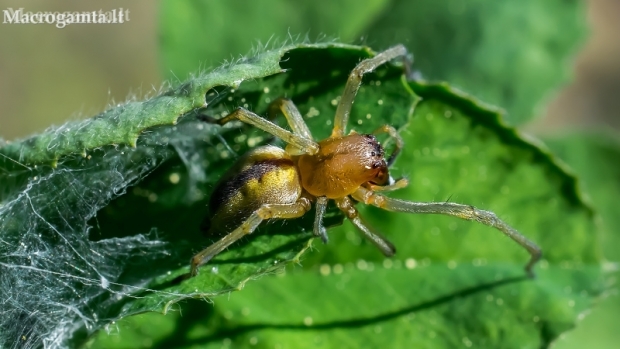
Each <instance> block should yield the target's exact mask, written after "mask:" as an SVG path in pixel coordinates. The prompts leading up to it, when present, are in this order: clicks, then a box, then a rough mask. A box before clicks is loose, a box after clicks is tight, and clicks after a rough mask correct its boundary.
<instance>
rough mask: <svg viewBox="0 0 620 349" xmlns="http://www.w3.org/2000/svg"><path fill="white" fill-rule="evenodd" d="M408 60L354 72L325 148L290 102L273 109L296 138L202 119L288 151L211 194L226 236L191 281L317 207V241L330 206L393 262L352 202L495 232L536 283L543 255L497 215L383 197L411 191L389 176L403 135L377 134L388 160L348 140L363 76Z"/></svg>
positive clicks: (246, 167) (277, 130) (258, 160)
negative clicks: (264, 230)
mask: <svg viewBox="0 0 620 349" xmlns="http://www.w3.org/2000/svg"><path fill="white" fill-rule="evenodd" d="M406 53H407V51H406V49H405V48H404V47H403V46H400V45H399V46H395V47H392V48H390V49H388V50H386V51H384V52H381V53H379V54H377V55H376V56H375V57H373V58H370V59H366V60H364V61H362V62H361V63H359V64H358V65H357V66H356V67H355V68H354V69H353V71H352V72H351V74H350V75H349V78H348V80H347V84H346V86H345V88H344V92H343V93H342V97H341V98H340V102H339V104H338V107H337V109H336V116H335V120H334V128H333V130H332V134H331V136H330V137H329V138H327V139H324V140H322V141H319V142H316V141H315V140H314V139H313V137H312V134H310V130H309V129H308V126H307V125H306V124H305V123H304V121H303V119H302V116H301V114H300V112H299V111H298V110H297V108H296V107H295V105H294V104H293V102H292V101H290V100H287V99H283V98H281V99H278V100H276V101H274V102H273V103H274V105H273V107H277V108H279V109H280V110H281V111H282V113H283V114H284V116H285V117H286V120H287V122H288V125H289V126H290V128H291V130H292V132H291V131H288V130H285V129H283V128H281V127H279V126H278V125H276V124H274V123H272V122H270V121H268V120H266V119H264V118H262V117H260V116H259V115H257V114H255V113H253V112H251V111H249V110H247V109H244V108H238V109H237V110H235V111H234V112H233V113H231V114H229V115H227V116H225V117H223V118H221V119H219V120H215V119H213V118H211V117H208V116H204V117H203V119H204V120H205V121H207V122H211V123H217V124H220V125H224V124H226V123H228V122H230V121H234V120H240V121H242V122H245V123H248V124H250V125H253V126H255V127H258V128H259V129H261V130H263V131H265V132H268V133H270V134H272V135H274V136H276V137H278V138H280V139H282V140H284V141H285V142H286V143H287V144H288V145H287V147H286V149H281V148H278V147H275V146H271V145H267V146H263V147H259V148H256V149H254V150H251V151H250V152H248V153H247V154H245V155H244V156H243V157H241V158H240V159H239V160H238V161H237V162H236V164H235V165H234V166H233V167H232V168H231V169H230V170H229V171H228V172H227V173H226V174H225V175H224V176H223V177H222V179H220V181H219V183H218V184H217V185H216V187H215V190H214V191H213V193H212V194H211V199H210V204H209V211H210V212H209V213H210V215H209V219H210V225H209V227H208V234H216V233H227V235H225V236H224V237H223V238H221V239H220V240H219V241H217V242H215V243H213V244H212V245H211V246H209V247H207V248H206V249H204V250H203V251H201V252H199V253H198V254H196V255H195V256H194V257H193V258H192V260H191V271H190V276H195V275H197V274H198V268H199V267H200V266H201V265H203V264H205V263H207V262H208V261H209V260H211V258H213V257H214V256H215V255H217V254H218V253H220V252H222V251H223V250H224V249H226V248H227V247H228V246H230V245H231V244H232V243H234V242H235V241H237V240H239V239H240V238H241V237H243V236H245V235H247V234H251V233H252V232H253V231H254V230H255V229H256V228H257V227H258V226H259V224H261V222H262V221H264V220H266V219H289V218H297V217H301V216H303V215H304V214H306V213H307V212H308V211H310V208H311V205H312V203H314V205H315V207H316V217H315V220H314V229H313V233H314V235H316V236H318V237H320V238H321V239H322V240H323V242H325V243H327V232H326V230H325V227H324V226H323V215H324V214H325V209H326V207H327V203H328V201H329V200H334V201H335V203H336V205H337V206H338V208H339V209H340V210H341V211H342V212H344V214H345V216H346V217H347V218H348V219H349V220H350V221H351V222H352V223H353V225H355V226H356V227H357V228H358V229H359V231H360V232H361V233H362V235H364V236H365V237H366V238H367V239H368V240H370V241H371V242H372V243H373V244H374V245H376V246H377V247H378V248H379V249H380V250H381V252H383V254H384V255H386V256H392V255H394V253H395V252H396V249H395V248H394V245H392V243H390V242H389V241H388V240H387V239H386V238H384V237H383V236H382V235H380V234H379V233H377V232H376V231H374V230H373V229H372V228H370V227H369V226H368V225H367V224H366V223H365V222H364V221H363V220H362V218H361V217H360V215H359V214H358V211H357V210H356V209H355V201H353V200H352V198H353V199H354V200H356V201H359V202H363V203H365V204H369V205H374V206H376V207H379V208H382V209H384V210H388V211H395V212H408V213H425V214H444V215H449V216H455V217H458V218H461V219H467V220H475V221H477V222H480V223H482V224H485V225H488V226H492V227H494V228H496V229H498V230H499V231H501V232H502V233H504V234H506V235H507V236H508V237H510V238H511V239H513V240H514V241H515V242H517V243H518V244H519V245H521V246H522V247H523V248H525V249H526V250H527V251H528V252H529V253H530V255H531V258H530V260H529V262H528V263H527V265H526V266H525V270H526V272H527V273H528V274H529V275H530V276H533V273H532V267H533V266H534V264H535V263H536V262H537V261H538V260H539V259H540V257H541V255H542V251H541V249H540V248H539V247H538V246H537V245H536V244H534V243H533V242H531V241H530V240H528V239H527V238H526V237H525V236H523V235H522V234H520V233H519V232H517V231H516V230H515V229H513V228H512V227H510V226H509V225H508V224H506V223H505V222H504V221H502V220H500V219H499V218H498V217H497V216H496V215H495V214H494V213H493V212H489V211H484V210H480V209H477V208H476V207H473V206H470V205H461V204H456V203H452V202H411V201H405V200H398V199H393V198H389V197H387V196H384V195H382V194H380V193H379V192H382V191H391V190H395V189H399V188H403V187H405V186H407V184H408V183H407V180H406V179H400V180H398V181H396V182H394V181H393V180H392V179H391V177H390V175H389V172H388V168H389V167H390V165H391V164H392V163H393V162H394V160H395V158H396V156H397V155H398V153H399V152H400V150H401V149H402V147H403V141H402V139H401V137H400V135H399V134H398V132H397V131H396V130H395V129H394V128H393V127H392V126H389V125H384V126H382V127H380V128H379V129H377V130H376V131H375V132H374V133H375V134H377V133H387V134H388V135H389V136H390V137H391V138H393V139H394V140H395V142H396V147H395V150H394V151H393V153H392V154H390V156H389V157H387V158H386V156H385V151H384V150H383V147H382V146H381V144H379V142H378V141H377V139H376V138H375V136H373V135H371V134H358V133H356V132H350V133H349V134H345V129H346V125H347V121H348V119H349V114H350V112H351V106H352V104H353V100H354V98H355V95H356V94H357V90H358V89H359V87H360V85H361V83H362V77H363V75H364V74H366V73H368V72H371V71H373V70H374V69H375V68H377V67H378V66H380V65H382V64H385V63H386V62H389V61H391V60H393V59H395V58H398V57H401V56H404V55H406Z"/></svg>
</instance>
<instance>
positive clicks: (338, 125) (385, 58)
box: [331, 45, 407, 138]
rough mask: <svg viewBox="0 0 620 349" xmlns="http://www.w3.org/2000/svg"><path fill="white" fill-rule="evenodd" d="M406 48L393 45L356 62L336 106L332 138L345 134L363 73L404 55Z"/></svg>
mask: <svg viewBox="0 0 620 349" xmlns="http://www.w3.org/2000/svg"><path fill="white" fill-rule="evenodd" d="M406 54H407V49H406V48H405V46H403V45H398V46H394V47H392V48H389V49H387V50H385V51H383V52H381V53H379V54H377V55H376V56H374V57H373V58H369V59H366V60H364V61H362V62H361V63H360V64H358V65H357V66H356V67H355V68H353V70H352V71H351V74H350V75H349V79H348V80H347V84H346V86H345V87H344V92H342V96H341V97H340V102H339V103H338V107H337V108H336V116H335V118H334V129H333V130H332V135H331V137H332V138H337V137H342V136H344V134H345V130H346V126H347V122H348V121H349V114H350V113H351V106H352V105H353V100H354V99H355V95H356V94H357V90H358V89H359V88H360V85H361V84H362V78H363V77H364V74H366V73H370V72H371V71H373V70H375V69H376V68H377V67H379V66H381V65H383V64H385V63H387V62H389V61H391V60H393V59H394V58H397V57H401V56H405V55H406Z"/></svg>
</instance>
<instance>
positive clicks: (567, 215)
mask: <svg viewBox="0 0 620 349" xmlns="http://www.w3.org/2000/svg"><path fill="white" fill-rule="evenodd" d="M304 54H305V52H304ZM313 61H314V60H313ZM309 71H312V72H316V71H320V70H314V67H313V69H310V70H309ZM377 81H380V82H381V83H380V85H379V86H377ZM340 88H341V86H339V87H338V88H335V90H334V91H338V90H339V89H340ZM401 88H402V87H401ZM409 88H411V89H413V91H415V93H416V94H417V95H418V96H420V97H421V98H422V101H421V102H419V103H418V104H417V105H416V107H415V112H414V113H413V115H412V116H411V118H410V120H409V123H408V124H407V125H406V126H403V127H401V130H400V132H401V134H402V135H403V136H404V138H405V142H406V148H405V150H404V151H403V153H402V156H401V157H400V158H399V160H398V161H397V162H396V164H395V166H394V169H393V174H394V175H396V176H398V175H406V176H407V177H408V178H409V179H410V182H411V183H412V184H411V185H410V186H409V187H408V188H407V189H404V190H401V191H398V192H395V193H394V194H393V196H395V197H400V198H403V199H408V200H416V201H445V200H450V201H454V202H460V203H467V204H473V205H476V206H478V207H480V208H484V209H490V210H493V211H494V212H496V213H497V214H498V215H499V216H500V217H502V218H504V219H506V220H507V221H508V222H509V223H510V224H512V225H513V226H515V227H516V228H517V229H519V230H520V231H522V232H523V233H524V234H526V235H527V236H528V237H530V238H531V239H532V240H533V241H536V242H537V243H539V244H540V246H541V247H542V248H543V250H544V252H545V260H544V261H543V262H541V263H540V266H539V268H538V269H537V272H538V277H537V278H536V279H535V280H529V279H526V278H525V277H524V273H523V270H522V268H523V266H524V264H525V262H526V261H527V257H528V256H527V253H525V251H523V249H521V248H520V247H519V246H517V245H516V244H514V242H512V241H510V240H509V239H506V238H505V237H503V236H502V235H501V234H500V233H499V232H497V231H495V230H494V229H492V228H489V227H485V226H481V225H480V224H477V223H472V222H464V221H459V220H457V219H454V218H450V217H435V216H414V215H406V214H396V213H388V212H383V211H380V210H378V209H373V208H364V207H362V205H358V206H360V207H359V208H360V209H361V212H362V214H363V215H364V216H365V217H366V218H367V220H368V221H370V222H371V224H372V225H373V226H375V227H377V228H380V229H381V230H382V231H383V232H384V233H385V234H386V235H387V236H388V237H389V238H390V239H391V240H392V241H393V242H395V245H396V246H397V249H398V251H397V254H396V256H395V257H394V258H392V259H385V258H384V257H383V256H381V254H380V253H379V252H378V251H377V250H376V249H375V248H374V247H373V246H372V245H370V244H369V243H367V242H366V241H364V240H362V239H360V238H359V236H358V234H357V233H356V232H355V230H354V229H353V228H352V227H351V225H350V224H348V223H347V222H345V224H344V225H343V226H342V227H339V228H336V229H332V230H330V232H329V234H330V243H329V244H328V245H325V246H323V245H321V244H320V243H314V244H313V247H314V249H315V250H314V251H311V252H310V251H308V252H305V253H304V254H303V256H301V263H302V265H303V267H302V268H299V267H298V268H295V269H291V268H289V269H288V271H287V272H286V273H285V274H279V275H278V276H264V277H263V278H261V279H260V280H258V281H256V282H253V283H250V284H248V285H247V287H246V288H245V289H244V290H243V291H242V292H236V293H232V294H230V295H229V296H228V297H227V298H225V299H223V298H215V299H214V305H213V306H204V305H199V304H196V303H195V301H189V302H187V303H177V304H175V305H174V306H172V307H169V308H167V310H168V311H169V313H168V314H167V315H166V317H162V316H161V315H153V314H145V315H140V316H137V317H132V318H129V319H128V320H126V321H123V322H121V324H120V325H119V328H120V329H121V330H120V336H108V335H107V334H106V333H101V334H100V335H99V336H98V337H97V338H96V339H95V341H94V342H92V343H91V347H113V346H114V345H120V343H122V345H123V346H127V345H128V346H131V347H143V346H144V347H147V346H148V347H153V346H154V347H162V348H164V347H169V346H170V345H171V344H172V343H174V346H175V347H190V346H196V345H199V346H201V347H220V346H232V347H252V346H256V345H260V346H263V347H276V346H278V347H281V348H303V347H313V348H314V347H325V348H332V347H341V346H342V345H343V343H348V345H349V346H351V347H361V346H370V347H375V346H380V345H383V344H384V343H390V347H395V348H400V347H402V348H409V347H411V346H412V344H413V345H414V346H416V347H433V348H436V347H455V346H457V345H459V346H460V345H464V346H472V347H492V348H504V347H505V348H514V347H525V348H541V347H548V346H549V344H550V343H551V342H552V341H554V340H555V339H556V338H558V336H559V335H560V334H561V333H563V332H565V331H567V330H569V329H571V328H573V327H574V325H575V322H576V321H577V320H578V319H579V318H581V314H583V313H584V312H585V311H586V310H587V309H588V308H590V307H591V305H592V302H593V300H594V299H596V297H597V296H598V295H599V294H600V293H601V292H602V291H603V288H604V285H603V274H602V271H601V268H600V262H601V254H600V246H599V244H600V238H599V234H598V227H597V225H596V224H595V217H594V214H593V212H592V210H591V209H590V207H589V206H588V205H587V204H585V203H584V201H583V199H582V198H581V194H580V193H579V191H578V190H577V187H576V179H575V177H573V176H572V175H571V174H569V173H567V172H566V171H565V170H564V168H563V167H562V166H561V165H559V164H558V163H557V162H556V161H555V160H554V159H553V157H551V156H550V155H549V154H548V153H547V152H546V151H544V150H542V149H541V148H539V147H538V145H537V144H536V143H535V142H533V141H529V140H526V139H524V138H523V137H522V136H520V135H519V133H518V132H517V131H515V130H514V129H513V128H510V127H508V126H506V125H505V124H504V123H503V122H502V119H501V115H500V113H499V112H498V111H497V110H495V109H493V108H491V107H488V106H486V105H483V104H481V103H480V102H478V101H477V100H475V99H473V98H472V97H470V96H467V95H465V94H463V93H462V92H459V91H458V90H454V89H452V88H450V87H449V86H448V85H445V84H439V85H437V84H427V83H424V82H411V83H410V84H409ZM397 91H399V88H398V85H397V81H395V80H394V81H392V80H390V79H387V78H386V79H379V80H377V79H376V78H373V77H370V78H369V79H367V83H366V84H365V85H364V86H363V87H362V89H360V92H359V95H358V97H357V99H356V103H355V105H354V111H353V115H352V120H351V121H352V124H353V125H355V124H359V125H358V126H356V127H355V128H356V129H357V130H358V131H361V130H366V129H369V130H372V129H374V127H376V126H377V125H378V124H380V123H382V122H387V123H394V124H397V125H398V124H400V123H399V120H400V119H401V118H402V117H403V116H405V115H409V114H410V108H411V106H412V104H411V100H410V99H408V98H407V97H406V94H405V95H401V94H400V93H397ZM377 93H378V94H379V96H377V95H376V94H377ZM302 96H303V94H302ZM292 98H293V100H294V101H295V102H296V103H297V105H298V106H299V107H300V109H301V110H302V113H303V114H305V113H306V112H305V111H307V110H310V108H312V107H314V108H324V109H320V112H319V115H318V116H315V117H313V118H309V119H308V121H309V123H311V124H312V125H311V128H312V131H313V132H316V133H319V134H323V135H324V134H326V132H328V130H329V127H325V119H324V118H323V116H324V115H326V114H327V115H328V120H329V117H331V114H329V113H326V110H329V107H327V108H326V105H325V104H327V106H329V103H327V102H329V101H330V98H331V96H329V94H328V98H325V99H323V98H312V99H310V98H307V99H306V98H303V97H300V98H296V97H295V95H292ZM332 112H333V110H332ZM368 115H370V118H367V117H368ZM378 116H380V117H378ZM317 120H321V122H320V123H319V124H314V123H315V122H316V121H317ZM384 120H387V121H384ZM360 122H361V124H360ZM263 237H264V238H268V237H267V236H263ZM317 250H318V251H317ZM239 252H240V251H237V252H234V253H239ZM223 258H227V257H224V256H223ZM218 273H219V274H221V272H220V271H218ZM201 277H202V275H201ZM193 281H194V280H192V282H193ZM154 296H156V298H155V299H161V298H160V297H161V295H158V294H156V295H154ZM149 298H151V297H147V299H149ZM143 301H144V300H139V301H137V302H136V303H140V302H143ZM177 306H178V307H179V308H177ZM176 310H179V313H176ZM180 314H182V316H181V315H180ZM145 324H150V325H149V327H150V326H153V328H149V329H145ZM155 324H158V325H155ZM114 328H115V327H112V328H110V330H111V331H114ZM145 336H149V340H148V341H147V343H145V342H144V337H145Z"/></svg>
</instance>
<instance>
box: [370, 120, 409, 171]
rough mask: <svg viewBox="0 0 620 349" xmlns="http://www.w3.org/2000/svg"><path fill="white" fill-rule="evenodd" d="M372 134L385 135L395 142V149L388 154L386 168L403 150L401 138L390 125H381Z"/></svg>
mask: <svg viewBox="0 0 620 349" xmlns="http://www.w3.org/2000/svg"><path fill="white" fill-rule="evenodd" d="M373 133H374V134H378V133H387V134H388V135H390V137H392V138H393V139H394V141H396V148H394V151H393V152H392V154H390V157H389V158H388V159H387V161H386V162H387V165H388V167H390V166H392V164H393V163H394V160H396V156H397V155H398V154H400V151H401V150H402V149H403V145H404V144H405V143H404V142H403V138H402V137H401V136H400V135H399V134H398V131H396V129H395V128H394V127H392V126H390V125H383V126H381V127H379V128H378V129H376V130H375V132H373Z"/></svg>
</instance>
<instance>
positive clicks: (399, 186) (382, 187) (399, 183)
mask: <svg viewBox="0 0 620 349" xmlns="http://www.w3.org/2000/svg"><path fill="white" fill-rule="evenodd" d="M408 185H409V180H408V179H407V178H401V179H399V180H397V181H396V182H394V183H393V184H388V185H375V184H370V185H369V186H368V187H369V188H370V190H371V191H394V190H398V189H402V188H405V187H406V186H408Z"/></svg>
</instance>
